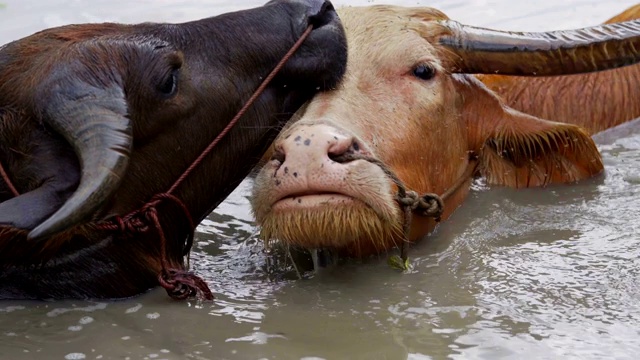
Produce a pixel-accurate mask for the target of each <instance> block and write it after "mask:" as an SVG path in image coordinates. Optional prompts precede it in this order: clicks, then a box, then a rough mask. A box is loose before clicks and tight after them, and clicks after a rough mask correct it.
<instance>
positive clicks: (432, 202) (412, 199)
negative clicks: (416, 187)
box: [398, 190, 444, 221]
mask: <svg viewBox="0 0 640 360" xmlns="http://www.w3.org/2000/svg"><path fill="white" fill-rule="evenodd" d="M398 202H399V203H400V204H401V205H402V206H406V207H409V208H410V209H411V210H412V211H417V212H418V213H419V214H420V215H423V216H428V217H432V218H435V219H436V221H440V217H441V216H442V213H443V212H444V201H443V200H442V198H441V197H440V196H438V195H436V194H433V193H426V194H423V195H422V196H421V195H419V194H418V193H417V192H415V191H412V190H410V191H407V192H406V193H405V194H404V196H401V197H398Z"/></svg>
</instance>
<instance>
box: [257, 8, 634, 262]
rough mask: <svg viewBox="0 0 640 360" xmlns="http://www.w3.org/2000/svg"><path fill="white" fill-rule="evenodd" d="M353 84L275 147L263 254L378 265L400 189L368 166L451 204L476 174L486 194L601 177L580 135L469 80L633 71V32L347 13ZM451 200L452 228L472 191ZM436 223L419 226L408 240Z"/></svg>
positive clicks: (385, 11)
mask: <svg viewBox="0 0 640 360" xmlns="http://www.w3.org/2000/svg"><path fill="white" fill-rule="evenodd" d="M340 16H341V18H342V20H343V24H344V26H345V30H346V33H347V40H348V49H349V57H348V63H347V71H346V75H345V77H344V79H343V82H342V84H341V86H340V87H339V88H338V89H336V90H335V91H331V92H327V93H323V94H319V95H318V96H316V97H315V98H314V99H313V100H312V101H311V102H310V103H309V104H308V106H307V107H306V108H305V109H304V111H302V112H301V113H300V114H299V117H298V119H297V120H296V121H292V122H291V123H290V124H289V126H288V127H287V128H285V130H284V131H283V132H282V133H281V134H280V136H279V137H278V138H277V140H276V141H275V142H274V145H273V151H274V153H273V157H272V159H271V160H270V161H269V162H268V163H267V164H266V165H265V166H264V168H262V170H261V171H260V173H259V174H258V176H257V178H256V181H255V188H254V191H253V195H254V196H253V200H252V205H253V210H254V213H255V216H256V219H257V221H258V223H259V224H260V225H261V226H262V236H263V238H265V239H266V240H270V239H278V240H282V241H284V242H286V243H289V244H294V245H298V246H302V247H305V248H330V249H338V250H339V251H341V252H343V253H346V254H350V255H356V256H364V255H368V254H373V253H381V252H384V251H386V250H389V249H390V248H392V247H394V246H396V245H398V244H399V242H400V241H402V239H403V234H402V231H401V229H402V224H403V221H404V216H403V212H402V211H401V209H400V207H399V206H398V204H397V202H396V201H395V198H394V197H395V193H396V187H395V185H394V183H393V182H392V181H390V179H389V177H388V176H387V175H386V174H385V173H384V171H383V170H382V169H381V168H380V167H379V166H378V165H376V164H374V163H372V162H370V161H365V160H355V161H349V162H344V161H336V160H337V159H338V158H339V157H340V156H341V155H344V154H356V155H361V156H371V157H373V158H375V159H378V160H380V161H381V162H383V163H384V164H386V165H387V166H388V167H389V168H390V169H391V170H393V172H395V173H396V174H397V176H398V177H399V178H400V179H401V180H402V181H403V182H404V183H406V185H407V187H408V188H410V189H412V190H415V191H417V192H419V193H425V192H431V193H436V194H442V193H444V192H445V191H447V190H449V189H450V188H451V187H452V186H453V184H454V183H456V182H457V181H458V180H459V179H460V178H461V177H462V176H463V174H464V173H465V171H466V170H467V169H468V168H469V166H470V165H469V163H470V158H475V159H477V161H478V164H479V167H478V173H479V174H480V175H482V176H484V177H485V178H486V179H487V182H488V183H490V184H497V185H506V186H512V187H529V186H542V185H546V184H550V183H567V182H573V181H576V180H579V179H583V178H587V177H590V176H593V175H594V174H597V173H600V172H601V171H602V169H603V166H602V163H601V159H600V155H599V153H598V151H597V149H596V147H595V145H594V143H593V141H592V140H591V138H590V137H589V136H588V134H587V133H585V132H584V131H583V130H582V129H581V128H579V127H576V126H573V125H568V124H562V123H556V122H550V121H546V120H543V119H539V118H535V117H532V116H529V115H526V114H523V113H520V112H517V111H515V110H513V109H511V108H509V107H507V106H505V105H504V104H503V103H502V102H501V100H500V99H499V98H498V97H497V96H496V95H495V94H494V93H492V92H491V91H490V90H488V89H487V88H486V87H485V86H484V85H483V84H482V83H481V82H480V81H478V80H477V79H476V78H475V77H473V76H471V75H469V74H479V73H485V74H493V73H500V74H503V75H530V76H536V75H560V74H573V73H584V72H591V71H599V70H603V69H606V68H613V67H618V66H622V65H626V64H629V63H631V62H633V61H636V60H637V57H638V54H637V53H634V52H633V51H631V50H630V49H633V46H629V45H630V44H631V45H635V46H637V45H638V44H637V43H638V42H639V41H640V40H638V37H637V36H636V34H638V33H639V32H638V30H637V28H636V27H634V26H632V25H625V26H618V25H612V26H611V27H609V28H606V27H601V28H599V29H583V30H578V31H566V32H554V33H533V34H527V33H508V32H498V31H493V30H487V29H479V28H473V27H469V26H464V25H461V24H459V23H456V22H453V21H450V20H449V19H448V18H447V17H446V16H445V15H444V14H443V13H441V12H440V11H437V10H434V9H430V8H402V7H392V6H373V7H365V8H344V9H342V10H341V12H340ZM470 180H471V179H470V177H469V178H468V179H467V180H466V181H465V182H464V185H463V186H462V187H460V188H459V190H457V191H453V194H452V195H451V196H450V197H448V198H447V199H446V202H445V213H444V216H443V218H446V217H447V216H449V215H450V214H451V212H452V211H453V210H454V209H455V208H456V207H457V206H458V205H459V204H460V203H461V202H462V201H463V199H464V198H465V197H466V195H467V193H468V183H469V181H470ZM433 226H434V222H433V220H428V219H426V218H421V217H420V216H415V215H414V221H413V227H412V229H411V234H410V236H409V239H410V240H415V239H417V238H418V237H420V236H423V235H424V234H425V233H427V232H428V231H430V230H431V229H432V228H433Z"/></svg>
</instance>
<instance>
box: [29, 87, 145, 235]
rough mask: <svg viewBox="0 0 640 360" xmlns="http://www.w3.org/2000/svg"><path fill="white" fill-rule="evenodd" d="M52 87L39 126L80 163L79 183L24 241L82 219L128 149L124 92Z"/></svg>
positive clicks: (119, 169)
mask: <svg viewBox="0 0 640 360" xmlns="http://www.w3.org/2000/svg"><path fill="white" fill-rule="evenodd" d="M70 88H71V90H60V89H53V93H54V94H55V95H53V99H52V100H51V101H50V102H49V103H48V104H47V105H46V109H45V111H44V116H45V122H46V123H47V124H48V125H50V126H51V127H52V128H53V129H54V130H55V131H56V132H58V133H59V134H61V135H62V136H63V137H64V138H65V139H66V140H67V141H68V142H69V143H70V144H71V145H72V146H73V149H74V151H75V153H76V155H77V156H78V159H79V160H80V166H81V168H82V175H81V177H80V184H79V185H78V188H77V189H76V191H75V192H74V193H73V195H71V197H70V198H69V199H68V200H67V201H66V202H65V203H64V205H62V207H61V208H60V209H58V211H57V212H55V213H54V214H53V215H51V216H50V217H49V218H48V219H47V220H45V221H44V222H43V223H42V224H40V225H38V226H37V227H36V228H35V229H33V230H32V231H31V232H30V233H29V235H28V237H29V238H31V239H39V238H45V237H48V236H51V235H54V234H55V233H58V232H60V231H63V230H65V229H67V228H69V227H71V226H73V225H75V224H77V223H79V222H80V221H82V220H84V219H86V218H88V217H89V216H91V215H92V214H93V212H94V211H95V210H96V209H97V208H98V207H99V206H100V205H102V204H104V201H105V200H107V199H108V198H109V197H110V195H111V194H113V192H114V191H115V190H116V189H117V187H118V186H119V184H120V180H121V179H122V177H123V175H124V173H125V170H126V168H127V164H128V162H129V153H130V152H131V148H132V146H133V142H132V135H131V133H132V130H131V125H130V122H129V119H128V118H127V117H126V115H127V105H126V101H125V98H124V93H123V91H122V89H121V88H119V87H115V86H114V87H110V88H106V89H98V88H96V87H92V86H89V85H86V84H81V85H78V84H74V85H72V86H70Z"/></svg>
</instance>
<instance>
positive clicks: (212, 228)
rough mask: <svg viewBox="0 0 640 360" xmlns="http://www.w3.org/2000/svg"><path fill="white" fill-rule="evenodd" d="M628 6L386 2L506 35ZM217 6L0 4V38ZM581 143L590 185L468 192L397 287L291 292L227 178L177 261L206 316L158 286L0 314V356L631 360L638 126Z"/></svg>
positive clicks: (339, 283)
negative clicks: (120, 296)
mask: <svg viewBox="0 0 640 360" xmlns="http://www.w3.org/2000/svg"><path fill="white" fill-rule="evenodd" d="M633 2H634V1H631V0H624V1H623V0H616V1H602V0H581V1H580V0H571V1H569V0H567V1H561V2H560V1H552V0H544V1H529V3H528V4H523V2H517V3H518V5H514V4H515V3H516V2H515V1H510V0H485V1H483V0H457V1H444V0H440V1H416V0H400V1H395V3H398V4H403V5H427V4H428V5H430V6H434V7H437V8H440V9H442V10H444V11H445V12H446V13H447V14H448V15H449V16H451V17H452V18H454V19H458V20H461V21H464V22H467V23H471V24H476V25H483V26H493V27H498V28H503V29H524V30H548V29H553V28H558V29H559V28H571V27H578V26H585V25H589V24H594V23H598V22H601V21H603V20H605V19H606V18H607V17H609V16H610V15H613V14H614V13H617V12H618V11H621V10H622V9H624V8H625V7H627V6H629V5H631V4H633ZM229 3H231V2H226V1H222V0H211V1H204V0H183V1H178V0H140V1H137V2H134V1H123V0H110V1H102V0H95V1H82V0H47V1H43V0H42V1H37V0H4V1H3V4H4V6H2V7H0V24H1V25H0V29H1V31H0V43H5V42H7V41H10V40H13V39H16V38H19V37H21V36H25V35H28V34H30V33H32V32H34V31H36V30H39V29H42V28H45V27H50V26H56V25H62V24H66V23H73V22H87V21H120V22H137V21H166V20H172V21H183V20H189V19H194V18H198V17H201V16H205V15H209V14H216V13H220V12H223V11H228V10H233V9H238V8H244V7H249V6H253V5H257V4H258V3H259V2H257V1H254V0H250V1H247V0H240V1H236V2H233V4H232V5H229ZM341 3H342V4H344V3H345V1H343V2H341ZM374 3H379V2H378V1H359V2H358V4H365V5H366V4H374ZM598 142H599V144H600V149H601V150H602V152H603V156H604V162H605V165H606V175H605V176H603V177H600V178H598V179H593V180H590V181H585V182H582V183H580V184H578V185H575V186H562V187H561V186H557V187H551V188H547V189H542V190H525V191H513V190H508V189H495V188H494V189H488V188H486V187H485V186H483V184H482V183H481V182H478V183H476V184H475V185H474V191H473V192H472V194H471V196H470V198H469V199H468V201H467V202H466V203H465V204H464V205H463V206H462V207H461V208H460V209H458V211H457V212H456V213H455V215H454V216H453V217H452V218H451V219H450V220H449V221H447V222H445V223H443V224H442V225H441V226H440V228H439V229H438V230H437V232H436V233H435V234H434V235H433V236H431V237H430V238H428V239H427V240H425V241H423V242H422V243H421V244H420V245H417V246H414V247H413V248H412V250H411V257H412V259H413V271H412V272H411V273H409V274H399V273H396V272H394V271H392V270H391V269H390V268H389V267H388V266H387V265H386V261H385V259H384V258H381V259H379V260H372V261H367V262H366V263H364V264H350V265H346V266H343V267H340V268H337V269H329V270H324V271H322V272H320V273H318V274H315V275H313V274H311V275H309V274H307V275H305V277H304V279H303V280H298V279H297V278H296V277H295V276H294V272H293V270H292V269H291V266H290V265H289V264H278V263H276V261H275V260H271V261H269V262H268V261H267V259H268V258H267V257H265V254H264V253H263V249H262V247H261V246H260V244H259V243H258V242H257V241H256V239H255V237H254V235H253V234H254V232H255V227H254V226H253V224H252V222H251V216H250V215H249V207H248V205H247V198H246V197H247V194H248V188H249V186H250V184H249V182H245V183H243V184H242V186H241V187H240V188H239V189H238V190H237V191H236V192H234V193H233V194H232V195H231V196H230V198H229V199H228V200H227V201H226V202H225V203H224V204H223V205H222V206H220V208H218V209H217V211H216V212H215V213H214V214H212V215H211V216H210V217H209V219H208V220H207V221H205V222H204V223H203V224H201V226H200V227H199V233H198V242H197V245H196V247H195V253H194V254H193V257H192V263H194V264H195V270H196V271H197V272H198V273H199V274H201V275H203V276H204V277H205V278H206V279H207V281H208V282H209V283H210V284H211V285H212V288H213V290H214V292H215V293H216V295H217V299H216V300H215V301H214V302H213V303H199V302H173V301H170V300H168V298H167V296H166V295H165V293H164V291H163V290H155V291H152V292H150V293H148V294H145V295H143V296H140V297H137V298H134V299H130V300H125V301H119V302H83V301H66V302H48V303H43V302H0V358H1V359H261V358H273V359H319V358H325V359H344V358H351V359H441V358H447V357H450V358H454V359H502V358H505V359H556V358H568V359H571V358H575V359H596V358H606V359H614V358H617V359H624V358H629V359H631V358H636V357H637V354H638V353H640V340H639V335H640V334H639V332H640V280H638V278H639V277H638V276H639V275H640V274H639V273H640V235H639V233H640V221H639V217H640V216H639V215H638V214H639V213H640V201H639V199H640V124H637V125H635V126H630V127H627V128H626V129H623V130H621V131H618V132H615V133H613V134H610V135H609V136H602V137H599V138H598ZM273 269H284V270H276V271H272V270H273Z"/></svg>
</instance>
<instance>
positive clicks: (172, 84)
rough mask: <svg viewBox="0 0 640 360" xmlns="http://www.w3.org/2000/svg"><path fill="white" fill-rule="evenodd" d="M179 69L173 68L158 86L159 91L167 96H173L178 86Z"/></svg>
mask: <svg viewBox="0 0 640 360" xmlns="http://www.w3.org/2000/svg"><path fill="white" fill-rule="evenodd" d="M178 70H179V69H173V70H171V72H169V74H167V77H166V78H165V79H164V81H163V82H162V83H161V84H160V85H159V86H158V91H160V92H161V93H162V94H163V95H165V96H171V95H173V94H175V93H176V90H177V88H178Z"/></svg>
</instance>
